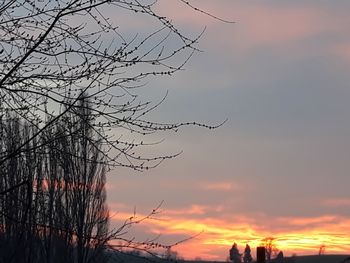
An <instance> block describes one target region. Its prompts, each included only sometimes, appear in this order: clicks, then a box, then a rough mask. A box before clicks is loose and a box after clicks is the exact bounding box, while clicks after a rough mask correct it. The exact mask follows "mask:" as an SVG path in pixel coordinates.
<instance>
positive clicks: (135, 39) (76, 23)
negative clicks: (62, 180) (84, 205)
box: [0, 0, 218, 170]
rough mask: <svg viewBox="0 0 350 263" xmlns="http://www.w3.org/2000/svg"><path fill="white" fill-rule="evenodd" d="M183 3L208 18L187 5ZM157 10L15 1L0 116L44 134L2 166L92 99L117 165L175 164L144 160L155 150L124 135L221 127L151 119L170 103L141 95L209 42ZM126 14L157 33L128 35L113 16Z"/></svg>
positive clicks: (1, 24)
mask: <svg viewBox="0 0 350 263" xmlns="http://www.w3.org/2000/svg"><path fill="white" fill-rule="evenodd" d="M180 2H182V3H184V4H185V5H187V7H189V8H192V9H194V11H196V12H202V13H205V12H204V11H201V10H200V9H198V8H196V7H194V6H192V5H191V4H190V3H189V2H187V1H182V0H180ZM156 4H157V1H154V2H152V1H138V0H130V1H124V0H91V1H90V0H56V1H47V0H43V1H33V0H20V1H14V0H10V1H5V2H3V3H1V4H0V14H1V20H0V35H1V36H2V37H0V62H1V64H0V105H1V107H0V111H1V112H2V113H4V112H11V113H16V114H17V115H18V116H20V117H21V118H23V119H25V120H27V121H28V123H31V124H32V125H36V126H38V130H37V133H35V134H33V135H32V137H30V138H28V140H27V141H25V142H23V145H19V146H18V147H17V148H15V149H13V150H12V151H11V152H1V153H0V163H1V162H4V161H5V160H6V159H8V158H10V157H11V156H12V155H16V154H18V153H19V152H21V151H23V150H24V148H25V144H28V143H29V141H31V140H33V139H34V138H35V137H37V136H38V134H39V133H41V132H42V131H44V130H46V129H49V127H50V126H51V125H52V124H53V123H55V122H56V121H58V120H59V119H61V118H62V117H63V116H64V115H66V114H67V113H69V112H74V111H76V110H77V109H78V108H79V107H80V105H81V104H80V103H79V101H80V100H81V99H82V96H83V94H87V93H86V92H88V94H89V95H88V96H89V97H88V99H89V100H90V103H89V105H86V106H88V107H89V111H90V114H91V115H92V116H94V118H95V119H96V121H95V122H94V123H93V124H92V125H93V129H94V130H95V131H96V132H98V133H100V134H101V135H103V137H102V138H103V140H104V142H103V143H104V145H105V149H104V153H108V152H109V151H111V150H113V152H114V153H115V154H113V155H114V156H111V155H108V154H106V160H108V161H109V163H110V164H111V165H115V166H124V167H130V168H132V169H136V170H144V169H149V168H152V167H155V166H157V165H159V163H160V162H162V161H163V160H165V159H168V158H172V157H174V155H170V156H157V157H147V156H142V155H141V154H137V152H135V150H136V149H137V148H138V147H144V146H146V145H147V143H146V142H145V141H144V140H142V139H139V137H137V136H134V139H130V140H123V139H122V135H123V134H124V133H130V132H132V134H134V135H148V134H152V133H154V132H157V131H164V130H171V131H176V130H177V129H178V128H179V127H181V126H183V125H197V126H204V127H207V128H215V127H216V126H207V125H202V124H199V123H196V122H186V123H171V122H169V123H158V122H152V121H151V120H149V119H147V115H148V114H149V113H150V112H151V111H152V110H154V109H155V108H157V107H158V106H159V104H160V103H161V102H162V101H161V102H158V103H152V102H151V101H148V100H143V99H142V96H141V95H140V94H139V92H138V91H139V89H141V88H142V87H143V86H144V85H145V84H146V82H147V81H148V79H150V78H156V77H161V76H164V75H172V74H174V73H176V72H177V71H179V70H182V69H183V67H184V65H185V64H186V62H187V61H188V59H190V58H191V56H192V55H193V53H194V52H196V51H198V48H197V42H198V40H199V38H200V37H201V34H199V35H198V36H196V37H190V36H186V35H185V34H183V33H181V31H180V30H179V29H178V28H176V27H175V26H174V24H173V23H172V22H171V21H170V20H169V19H167V18H166V17H164V16H162V14H158V13H157V12H156V11H155V10H156ZM107 11H108V12H107ZM121 12H126V14H127V15H128V16H130V19H137V18H139V17H145V18H147V19H148V20H147V21H148V22H150V23H151V24H153V25H154V26H155V28H157V29H154V30H152V31H149V32H134V34H133V33H132V32H129V33H128V34H125V33H124V34H123V28H122V29H121V28H119V26H118V24H114V23H115V21H113V19H112V17H111V16H110V15H108V14H111V13H121ZM206 14H207V15H209V14H208V13H206ZM82 18H83V19H82ZM217 19H218V18H217ZM179 61H180V62H179ZM165 97H166V95H165V96H164V98H165ZM63 109H64V110H63ZM48 116H49V117H48ZM47 118H49V119H50V121H49V122H47V121H46V119H47ZM52 139H54V138H52Z"/></svg>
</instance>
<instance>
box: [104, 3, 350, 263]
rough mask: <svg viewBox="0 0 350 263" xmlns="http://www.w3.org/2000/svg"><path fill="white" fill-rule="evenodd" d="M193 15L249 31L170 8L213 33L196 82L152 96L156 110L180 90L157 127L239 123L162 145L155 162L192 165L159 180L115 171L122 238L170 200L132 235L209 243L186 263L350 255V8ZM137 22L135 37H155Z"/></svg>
mask: <svg viewBox="0 0 350 263" xmlns="http://www.w3.org/2000/svg"><path fill="white" fill-rule="evenodd" d="M192 2H193V4H194V5H196V6H198V7H200V8H202V9H203V10H206V11H209V12H210V13H212V14H214V15H217V16H219V17H221V18H224V19H227V20H233V21H235V22H236V23H235V24H228V23H223V22H220V21H217V20H215V19H212V18H210V17H208V16H205V15H203V14H200V13H196V12H194V11H193V10H190V9H188V7H186V6H185V5H184V4H181V3H180V2H179V1H175V0H174V1H172V0H171V1H170V0H169V1H160V2H159V5H158V7H157V9H158V10H159V12H160V13H162V14H164V15H165V16H168V17H170V18H172V19H173V21H174V23H175V24H176V25H177V26H178V27H179V28H180V29H182V30H184V31H185V32H186V33H190V34H193V35H196V34H198V33H200V32H201V30H202V29H203V28H204V26H206V27H207V28H206V31H205V34H204V35H203V37H202V39H201V42H200V44H199V47H200V48H201V49H202V50H203V51H204V52H202V53H197V54H195V55H194V56H193V57H192V59H191V60H190V61H189V62H188V64H187V65H186V67H185V68H186V70H185V71H181V72H178V73H177V74H176V75H175V76H173V77H165V78H159V79H153V80H151V81H150V82H149V83H148V85H147V87H146V91H147V93H148V96H151V97H152V98H153V99H154V101H157V100H160V99H161V98H162V97H163V96H164V94H165V93H166V91H169V95H168V97H167V99H166V101H165V102H164V103H163V104H162V105H161V106H160V107H159V108H158V109H156V110H155V111H154V112H153V113H152V115H151V118H152V119H153V120H155V121H158V120H163V121H174V122H177V121H200V122H204V123H207V124H216V123H220V122H221V121H223V120H225V119H226V118H227V119H228V121H227V122H226V124H225V125H224V126H223V127H220V128H219V129H217V130H214V131H213V130H206V129H202V128H195V127H185V128H183V129H181V130H180V131H179V132H178V133H160V134H158V135H157V137H156V138H158V139H164V140H165V141H164V142H163V143H162V144H160V145H156V146H151V147H150V148H149V151H150V152H151V153H152V154H155V155H156V154H171V153H177V152H180V151H183V153H182V154H181V155H180V156H178V157H177V158H175V159H173V160H169V161H166V162H164V163H163V164H162V165H161V166H159V167H158V168H156V169H153V170H150V171H147V172H143V173H139V172H133V171H130V170H128V169H120V168H117V169H115V170H113V171H111V172H110V173H109V175H108V179H107V180H108V185H107V188H108V203H109V207H110V210H111V214H112V215H113V220H112V222H111V226H117V225H118V222H120V221H119V220H121V219H124V218H127V217H129V216H130V215H131V214H133V212H134V210H136V212H137V214H138V215H139V216H140V217H142V215H144V214H147V213H148V212H150V211H151V210H152V209H153V208H154V207H156V206H157V205H158V204H159V203H161V202H162V201H164V203H163V204H162V206H161V209H160V210H161V213H160V214H159V215H158V220H149V221H146V222H144V223H143V224H141V225H137V226H136V227H135V228H132V229H130V232H129V235H130V236H135V237H137V238H139V239H140V240H141V241H142V240H143V239H145V238H154V237H157V236H158V235H160V237H159V239H158V240H159V241H160V242H163V243H165V244H172V243H175V242H177V241H179V240H181V239H183V238H186V237H190V236H193V235H196V234H199V233H200V235H199V236H197V237H195V238H193V239H191V240H190V241H187V242H186V243H183V244H180V245H178V246H176V247H174V250H176V251H177V252H178V253H179V255H180V256H182V257H185V258H186V259H194V258H195V257H200V258H202V259H207V260H209V259H215V260H226V258H227V256H228V250H229V248H230V247H231V245H232V243H233V242H237V244H238V247H239V249H240V251H241V252H242V251H243V249H244V247H245V244H246V243H249V244H250V245H251V247H252V248H255V247H256V246H257V245H259V244H260V240H261V239H263V238H265V237H274V238H276V244H277V247H278V248H279V249H281V250H283V252H284V253H285V254H286V255H292V254H294V253H296V254H298V255H301V254H317V253H318V249H319V247H320V246H321V245H322V244H324V245H326V253H328V254H332V253H350V194H349V186H350V176H349V171H350V26H349V25H350V16H349V10H350V1H326V0H305V1H290V0H278V1H272V0H265V1H261V0H249V1H244V0H241V1H238V0H237V1H236V0H215V1H214V0H197V1H192ZM116 17H118V15H117V14H116ZM125 19H126V20H123V23H124V24H125V25H124V29H125V30H127V29H128V27H129V28H130V30H134V31H135V30H136V31H137V29H138V28H141V29H140V30H143V28H144V27H147V25H144V24H142V22H140V21H137V20H135V19H134V17H126V18H125ZM140 25H142V26H140ZM253 253H254V254H253V256H254V257H255V250H254V251H253Z"/></svg>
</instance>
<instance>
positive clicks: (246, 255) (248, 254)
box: [243, 244, 253, 263]
mask: <svg viewBox="0 0 350 263" xmlns="http://www.w3.org/2000/svg"><path fill="white" fill-rule="evenodd" d="M252 261H253V258H252V255H251V249H250V246H249V245H248V244H247V245H246V246H245V249H244V254H243V262H244V263H248V262H252Z"/></svg>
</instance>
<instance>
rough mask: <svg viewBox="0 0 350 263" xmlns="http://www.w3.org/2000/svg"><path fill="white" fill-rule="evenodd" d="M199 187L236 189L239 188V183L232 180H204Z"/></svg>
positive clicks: (221, 189) (225, 189) (224, 189)
mask: <svg viewBox="0 0 350 263" xmlns="http://www.w3.org/2000/svg"><path fill="white" fill-rule="evenodd" d="M198 186H199V188H200V189H203V190H207V191H224V192H225V191H235V190H239V189H240V187H239V185H238V184H234V183H231V182H202V183H199V185H198Z"/></svg>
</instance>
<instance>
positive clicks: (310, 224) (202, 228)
mask: <svg viewBox="0 0 350 263" xmlns="http://www.w3.org/2000/svg"><path fill="white" fill-rule="evenodd" d="M203 209H204V208H202V209H201V210H200V214H202V212H203ZM192 211H193V212H196V211H197V210H196V209H193V210H192ZM197 212H198V211H197ZM169 214H171V217H166V216H162V217H161V218H160V220H148V221H147V220H146V221H144V222H143V226H144V229H145V232H146V233H149V235H154V234H160V233H161V234H162V235H163V236H168V237H172V236H173V237H176V238H177V240H176V238H174V243H175V241H178V239H179V236H183V237H184V238H185V237H191V236H193V238H192V239H190V240H188V241H186V242H184V243H180V244H179V245H177V246H176V247H175V248H174V250H176V251H177V252H179V254H180V255H181V256H182V257H184V258H186V259H194V258H196V257H200V258H202V259H206V260H225V259H226V257H227V255H228V250H229V248H230V247H231V246H232V244H233V242H236V243H237V244H238V247H239V249H240V251H241V252H242V251H243V249H244V246H245V244H249V245H250V246H251V248H252V250H253V253H255V248H256V247H257V246H260V245H261V244H262V240H263V239H264V238H266V237H273V238H274V240H273V243H274V244H275V246H276V248H277V249H278V250H282V251H283V252H284V254H285V255H287V256H290V255H293V254H298V255H311V254H317V253H318V251H319V248H320V246H321V245H325V246H326V253H331V254H337V253H339V254H340V253H348V251H350V236H349V235H346V234H345V233H349V231H350V221H349V220H348V219H346V218H338V217H336V216H329V215H327V216H323V217H314V218H289V219H290V220H287V218H277V219H275V220H274V222H271V224H270V225H272V226H274V225H275V226H276V227H277V224H280V225H278V228H279V229H281V228H282V227H283V228H284V229H283V230H279V231H274V229H273V227H270V228H271V229H267V228H266V227H265V228H264V227H263V226H260V225H259V224H258V222H259V220H258V219H256V222H253V221H248V220H246V219H245V217H243V216H242V217H237V218H231V219H226V220H225V219H223V218H221V219H213V218H196V219H194V218H191V215H190V213H188V214H184V216H183V217H181V216H180V213H176V212H175V211H171V212H170V213H169ZM195 214H196V213H195ZM196 215H197V216H198V214H196ZM142 216H143V215H139V216H138V217H139V218H142ZM128 217H130V214H127V213H118V214H116V215H115V216H114V220H116V221H119V220H122V219H125V218H128ZM245 221H247V222H245ZM232 222H233V223H232ZM302 222H304V223H305V224H301V223H302ZM198 234H199V235H198ZM253 256H255V254H253Z"/></svg>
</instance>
